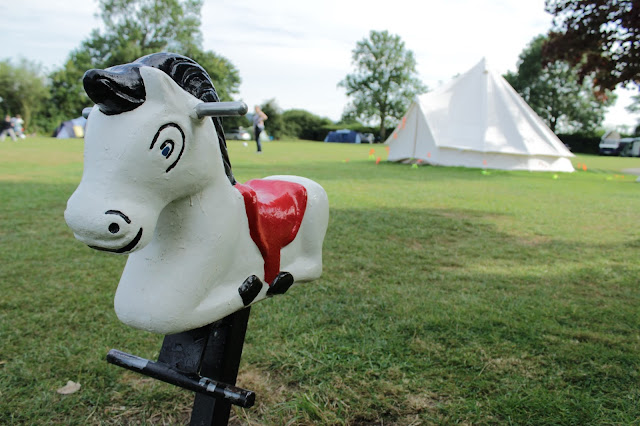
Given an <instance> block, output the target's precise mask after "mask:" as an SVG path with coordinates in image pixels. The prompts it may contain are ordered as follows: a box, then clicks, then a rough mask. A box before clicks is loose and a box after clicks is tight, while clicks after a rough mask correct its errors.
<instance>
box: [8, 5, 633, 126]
mask: <svg viewBox="0 0 640 426" xmlns="http://www.w3.org/2000/svg"><path fill="white" fill-rule="evenodd" d="M97 11H98V3H97V1H96V0H65V1H60V2H53V1H51V0H22V1H20V2H18V1H15V0H0V46H2V48H0V59H6V58H11V59H14V60H15V59H17V58H20V57H22V58H26V59H28V60H31V61H35V62H37V63H40V64H42V65H43V67H44V68H45V69H46V70H47V71H52V70H54V69H56V68H59V67H61V66H62V64H63V63H64V61H65V59H66V58H67V56H68V54H69V52H70V51H71V50H73V49H74V48H76V47H78V46H79V45H80V43H81V42H82V40H84V39H86V38H88V37H89V35H90V32H91V30H92V29H94V28H99V27H100V20H99V19H98V18H96V17H95V14H96V12H97ZM551 21H552V17H551V15H549V14H547V13H546V12H545V11H544V0H446V1H424V0H423V1H415V0H385V1H381V0H367V1H365V0H321V1H305V0H271V1H266V2H263V1H257V0H205V2H204V6H203V8H202V34H203V47H204V49H206V50H212V51H214V52H215V53H217V54H220V55H222V56H224V57H225V58H227V59H228V60H229V61H231V63H232V64H234V66H235V67H236V68H237V69H238V71H239V73H240V77H241V79H242V83H241V85H240V93H239V94H238V96H237V97H238V98H239V99H241V100H243V101H245V102H246V103H247V104H248V105H249V107H250V109H251V107H252V106H253V105H256V104H261V103H264V102H265V101H267V100H269V99H275V100H276V103H277V104H278V105H279V106H280V108H282V109H283V110H286V109H291V108H300V109H305V110H307V111H310V112H313V113H314V114H317V115H320V116H323V117H328V118H330V119H332V120H338V119H339V118H340V116H341V115H342V112H343V110H344V107H345V106H346V104H347V102H348V98H347V97H346V95H345V92H344V89H342V88H338V87H337V84H338V83H339V82H340V81H341V80H343V79H344V78H345V76H346V75H347V74H348V73H350V72H352V71H353V70H354V67H353V64H352V62H351V54H352V50H353V49H354V48H355V46H356V43H357V42H358V41H360V40H362V39H364V38H366V37H368V35H369V32H370V31H371V30H376V31H382V30H388V31H389V32H390V33H392V34H397V35H399V36H400V37H401V38H402V40H403V41H404V42H405V46H406V48H407V49H410V50H412V51H413V52H414V54H415V57H416V60H417V62H418V65H417V72H418V77H419V78H420V79H421V80H422V81H423V82H424V83H425V84H426V85H427V86H428V87H429V88H431V89H434V88H437V87H439V86H440V85H442V84H443V83H445V82H447V81H449V80H450V79H451V78H452V77H453V76H455V75H457V74H461V73H464V72H465V71H467V70H468V69H470V68H471V67H472V66H473V65H475V64H476V63H478V62H479V61H480V60H481V59H482V58H483V57H484V58H486V60H487V62H488V64H489V67H490V68H492V69H493V70H495V71H497V72H499V73H501V74H504V73H505V72H507V71H515V70H516V63H517V61H518V55H519V54H520V52H521V51H522V50H523V49H524V48H525V46H526V45H527V44H528V43H529V42H530V41H531V40H532V39H533V38H534V37H535V36H537V35H539V34H544V33H546V32H547V31H548V30H549V28H550V27H551ZM616 92H617V93H618V95H619V98H618V101H617V102H616V105H615V106H614V107H612V108H610V110H609V113H608V114H607V116H606V119H605V127H608V128H613V127H615V126H619V125H627V126H629V127H633V126H635V124H636V122H637V121H638V120H640V116H638V115H631V114H629V113H627V112H626V111H625V106H626V105H628V104H629V103H630V96H631V94H633V93H636V92H632V91H628V90H627V91H624V90H617V91H616Z"/></svg>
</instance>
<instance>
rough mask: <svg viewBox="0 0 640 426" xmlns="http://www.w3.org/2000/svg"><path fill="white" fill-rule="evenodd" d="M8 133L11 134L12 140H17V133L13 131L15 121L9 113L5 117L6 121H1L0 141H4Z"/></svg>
mask: <svg viewBox="0 0 640 426" xmlns="http://www.w3.org/2000/svg"><path fill="white" fill-rule="evenodd" d="M7 135H9V136H11V139H12V140H14V141H15V140H17V139H16V133H15V132H14V131H13V122H12V121H11V116H10V115H8V114H7V116H6V117H5V118H4V121H3V122H2V123H0V141H4V139H5V138H6V137H7Z"/></svg>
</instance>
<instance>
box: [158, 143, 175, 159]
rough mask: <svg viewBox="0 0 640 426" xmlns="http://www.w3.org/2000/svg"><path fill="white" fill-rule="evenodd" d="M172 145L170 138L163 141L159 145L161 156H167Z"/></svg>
mask: <svg viewBox="0 0 640 426" xmlns="http://www.w3.org/2000/svg"><path fill="white" fill-rule="evenodd" d="M173 146H174V143H173V141H172V140H171V139H169V140H166V141H164V142H163V143H162V145H161V146H160V152H161V153H162V156H163V157H165V158H169V156H170V155H171V153H172V152H173Z"/></svg>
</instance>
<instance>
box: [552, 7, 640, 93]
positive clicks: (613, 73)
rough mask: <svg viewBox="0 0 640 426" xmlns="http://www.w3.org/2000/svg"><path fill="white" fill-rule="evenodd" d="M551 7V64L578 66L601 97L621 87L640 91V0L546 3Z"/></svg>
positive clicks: (581, 76)
mask: <svg viewBox="0 0 640 426" xmlns="http://www.w3.org/2000/svg"><path fill="white" fill-rule="evenodd" d="M545 9H546V11H547V12H549V13H551V14H552V15H553V16H554V21H553V23H554V28H553V30H552V31H551V32H550V34H549V40H548V41H547V43H545V46H544V49H543V57H544V58H545V61H547V62H554V61H556V60H563V61H567V62H569V64H570V65H571V66H577V67H578V70H579V76H580V78H581V79H584V78H586V77H588V76H593V84H594V87H595V88H596V90H597V92H598V93H599V94H601V95H604V91H605V90H613V89H614V88H615V87H616V86H617V85H618V84H620V83H622V84H626V83H635V84H636V85H637V86H639V87H640V48H638V46H640V2H638V1H637V0H546V3H545Z"/></svg>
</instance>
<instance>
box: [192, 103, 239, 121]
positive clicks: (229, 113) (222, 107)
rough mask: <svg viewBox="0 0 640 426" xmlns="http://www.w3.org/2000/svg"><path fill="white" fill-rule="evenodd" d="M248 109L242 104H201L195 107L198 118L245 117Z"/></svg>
mask: <svg viewBox="0 0 640 426" xmlns="http://www.w3.org/2000/svg"><path fill="white" fill-rule="evenodd" d="M248 110H249V108H248V107H247V104H245V103H244V102H203V103H201V104H198V105H196V114H197V115H198V118H202V117H235V116H239V115H245V114H246V113H247V111H248Z"/></svg>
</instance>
